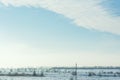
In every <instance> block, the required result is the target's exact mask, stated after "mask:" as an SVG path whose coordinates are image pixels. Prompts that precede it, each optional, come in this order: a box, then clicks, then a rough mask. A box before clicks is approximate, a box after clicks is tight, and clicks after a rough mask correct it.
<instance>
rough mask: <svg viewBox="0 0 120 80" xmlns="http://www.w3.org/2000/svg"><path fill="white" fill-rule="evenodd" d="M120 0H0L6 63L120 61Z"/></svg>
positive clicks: (0, 46) (0, 47)
mask: <svg viewBox="0 0 120 80" xmlns="http://www.w3.org/2000/svg"><path fill="white" fill-rule="evenodd" d="M119 2H120V0H106V1H104V0H96V1H94V0H86V1H84V0H69V1H68V0H64V1H60V0H56V1H52V0H30V1H29V0H17V1H15V0H0V66H1V67H27V66H73V65H74V64H75V63H78V65H79V66H120V64H119V61H120V57H119V56H120V23H119V22H120V6H119ZM66 4H67V5H66ZM61 6H62V7H61ZM81 7H82V8H81Z"/></svg>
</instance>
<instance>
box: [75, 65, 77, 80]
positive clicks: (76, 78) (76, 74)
mask: <svg viewBox="0 0 120 80" xmlns="http://www.w3.org/2000/svg"><path fill="white" fill-rule="evenodd" d="M75 80H77V63H76V64H75Z"/></svg>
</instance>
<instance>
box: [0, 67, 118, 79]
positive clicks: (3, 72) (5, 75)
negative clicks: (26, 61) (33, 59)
mask: <svg viewBox="0 0 120 80" xmlns="http://www.w3.org/2000/svg"><path fill="white" fill-rule="evenodd" d="M75 72H76V70H75V69H74V68H68V69H67V68H21V69H0V80H76V79H77V80H120V69H116V68H115V69H96V68H95V69H94V68H92V69H77V74H75Z"/></svg>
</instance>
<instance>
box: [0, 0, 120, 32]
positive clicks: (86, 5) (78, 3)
mask: <svg viewBox="0 0 120 80" xmlns="http://www.w3.org/2000/svg"><path fill="white" fill-rule="evenodd" d="M103 1H104V0H0V2H1V3H3V4H4V5H6V6H9V5H12V6H15V7H19V6H32V7H38V8H39V7H42V8H45V9H48V10H50V11H53V12H56V13H58V14H62V15H64V16H65V17H67V18H69V19H71V20H72V21H73V22H74V23H75V24H77V25H78V26H80V27H85V28H88V29H95V30H100V31H105V32H111V33H114V34H120V17H114V16H112V15H110V14H109V13H108V11H107V9H106V8H104V7H103V6H101V5H100V4H99V3H102V2H103Z"/></svg>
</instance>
